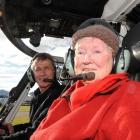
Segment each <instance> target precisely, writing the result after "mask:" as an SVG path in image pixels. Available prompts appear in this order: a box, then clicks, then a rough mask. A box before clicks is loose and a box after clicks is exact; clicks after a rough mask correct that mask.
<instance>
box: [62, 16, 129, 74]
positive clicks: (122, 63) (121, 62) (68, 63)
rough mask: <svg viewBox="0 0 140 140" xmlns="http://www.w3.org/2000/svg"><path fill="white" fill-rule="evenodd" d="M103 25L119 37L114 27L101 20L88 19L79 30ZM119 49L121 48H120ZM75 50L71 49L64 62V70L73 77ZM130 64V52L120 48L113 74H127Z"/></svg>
mask: <svg viewBox="0 0 140 140" xmlns="http://www.w3.org/2000/svg"><path fill="white" fill-rule="evenodd" d="M95 24H98V25H103V26H105V27H107V28H109V29H111V30H112V31H113V32H115V33H116V34H117V36H118V33H117V32H116V31H115V30H114V29H113V27H112V26H111V25H110V24H109V23H107V22H106V21H105V20H104V19H99V18H92V19H88V20H86V21H85V22H83V23H82V24H81V25H80V26H79V27H78V29H77V30H79V29H83V28H85V27H87V26H90V25H95ZM118 48H119V46H118ZM74 53H75V52H74V50H73V49H71V48H69V50H68V52H67V54H66V57H65V61H64V69H65V70H66V72H67V73H68V74H69V75H70V76H73V75H75V73H74ZM129 64H130V51H129V50H128V49H127V48H126V47H123V46H122V47H120V48H119V50H118V52H117V54H116V55H115V58H114V65H113V68H112V73H120V72H126V71H127V70H128V68H129Z"/></svg>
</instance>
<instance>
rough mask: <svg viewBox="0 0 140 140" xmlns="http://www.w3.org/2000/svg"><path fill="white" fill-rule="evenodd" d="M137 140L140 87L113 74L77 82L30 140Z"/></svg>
mask: <svg viewBox="0 0 140 140" xmlns="http://www.w3.org/2000/svg"><path fill="white" fill-rule="evenodd" d="M90 139H92V140H139V139H140V83H139V82H135V81H130V80H128V79H127V77H126V75H125V74H115V75H110V76H108V77H106V78H105V79H103V80H101V81H97V82H95V83H92V84H89V85H86V86H85V85H84V84H83V82H81V81H78V82H77V83H76V84H75V85H73V86H72V87H71V88H70V89H69V90H68V91H67V92H66V93H65V94H64V95H63V97H60V98H58V99H57V100H56V101H55V102H54V103H53V105H52V106H51V108H50V110H49V113H48V115H47V117H46V118H45V119H44V120H43V121H42V122H41V124H40V125H39V127H38V129H37V130H36V131H35V132H34V134H33V135H32V136H31V138H30V140H90Z"/></svg>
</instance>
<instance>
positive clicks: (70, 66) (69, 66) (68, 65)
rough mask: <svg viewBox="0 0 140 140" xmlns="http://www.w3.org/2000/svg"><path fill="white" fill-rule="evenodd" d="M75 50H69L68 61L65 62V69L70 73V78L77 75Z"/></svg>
mask: <svg viewBox="0 0 140 140" xmlns="http://www.w3.org/2000/svg"><path fill="white" fill-rule="evenodd" d="M74 55H75V53H74V50H72V49H69V50H68V54H67V58H66V61H65V68H66V70H67V72H68V74H69V75H70V76H74V75H75V72H74Z"/></svg>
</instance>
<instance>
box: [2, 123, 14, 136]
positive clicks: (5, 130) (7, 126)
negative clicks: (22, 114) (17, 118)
mask: <svg viewBox="0 0 140 140" xmlns="http://www.w3.org/2000/svg"><path fill="white" fill-rule="evenodd" d="M13 133H14V127H13V126H12V124H11V123H4V124H1V127H0V135H7V134H8V135H10V134H13Z"/></svg>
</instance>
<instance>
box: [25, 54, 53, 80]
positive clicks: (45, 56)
mask: <svg viewBox="0 0 140 140" xmlns="http://www.w3.org/2000/svg"><path fill="white" fill-rule="evenodd" d="M36 59H41V60H47V59H48V60H50V61H51V62H52V65H53V67H54V79H55V78H56V67H55V63H54V59H53V57H52V56H51V55H50V54H48V53H36V54H35V55H34V57H33V58H32V60H31V63H30V66H29V68H28V70H27V75H28V78H29V80H30V81H31V82H35V77H34V73H33V68H32V64H33V62H34V61H35V60H36Z"/></svg>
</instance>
